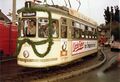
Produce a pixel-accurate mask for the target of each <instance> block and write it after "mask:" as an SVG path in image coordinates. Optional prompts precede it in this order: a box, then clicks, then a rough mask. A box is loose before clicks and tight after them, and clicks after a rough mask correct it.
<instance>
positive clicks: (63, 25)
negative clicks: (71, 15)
mask: <svg viewBox="0 0 120 82" xmlns="http://www.w3.org/2000/svg"><path fill="white" fill-rule="evenodd" d="M61 38H67V20H66V19H65V18H61Z"/></svg>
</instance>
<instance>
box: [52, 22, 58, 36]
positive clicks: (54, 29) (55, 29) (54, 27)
mask: <svg viewBox="0 0 120 82" xmlns="http://www.w3.org/2000/svg"><path fill="white" fill-rule="evenodd" d="M52 27H53V29H52V36H53V37H58V30H57V29H58V28H57V24H56V21H53V22H52Z"/></svg>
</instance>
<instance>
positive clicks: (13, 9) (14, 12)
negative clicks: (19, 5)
mask: <svg viewBox="0 0 120 82" xmlns="http://www.w3.org/2000/svg"><path fill="white" fill-rule="evenodd" d="M12 22H13V23H15V22H16V0H13V6H12Z"/></svg>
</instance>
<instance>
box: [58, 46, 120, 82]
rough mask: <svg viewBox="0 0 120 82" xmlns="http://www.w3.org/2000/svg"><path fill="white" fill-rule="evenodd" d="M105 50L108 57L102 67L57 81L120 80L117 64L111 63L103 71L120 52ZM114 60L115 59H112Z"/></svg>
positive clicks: (114, 81)
mask: <svg viewBox="0 0 120 82" xmlns="http://www.w3.org/2000/svg"><path fill="white" fill-rule="evenodd" d="M104 52H105V54H106V56H107V58H108V60H107V62H106V63H105V64H104V65H103V66H102V67H100V68H98V69H94V70H92V71H91V72H88V73H84V74H82V75H79V76H74V77H71V78H67V79H64V80H60V81H57V82H120V68H119V67H118V66H117V65H111V67H109V70H107V71H105V72H103V69H104V68H106V67H107V65H108V64H110V63H108V62H109V59H112V57H114V56H115V55H118V54H120V52H111V51H110V49H107V48H105V49H104ZM112 61H113V60H112Z"/></svg>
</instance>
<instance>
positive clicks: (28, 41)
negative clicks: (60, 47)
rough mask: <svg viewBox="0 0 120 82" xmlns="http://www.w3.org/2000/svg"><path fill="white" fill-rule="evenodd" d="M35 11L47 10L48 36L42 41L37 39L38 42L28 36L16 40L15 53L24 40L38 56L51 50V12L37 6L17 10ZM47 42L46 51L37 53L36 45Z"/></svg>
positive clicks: (44, 54)
mask: <svg viewBox="0 0 120 82" xmlns="http://www.w3.org/2000/svg"><path fill="white" fill-rule="evenodd" d="M35 11H43V12H47V13H48V15H49V20H50V21H49V24H48V30H49V35H48V38H47V39H46V40H42V41H38V42H34V41H32V40H30V39H28V38H25V39H23V40H18V41H17V51H16V54H19V52H20V50H21V47H22V44H24V43H25V42H27V43H28V44H30V45H31V46H32V48H33V51H34V53H35V54H36V55H37V56H38V57H44V56H46V55H47V54H48V53H49V52H50V50H51V47H52V44H53V39H52V34H51V13H50V12H49V11H48V10H47V8H46V9H45V8H44V9H43V8H38V7H32V8H23V9H21V10H19V11H18V12H35ZM18 32H20V28H18ZM47 42H48V48H47V50H46V52H44V53H42V54H41V53H39V52H38V51H37V50H36V45H42V44H46V43H47Z"/></svg>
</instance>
